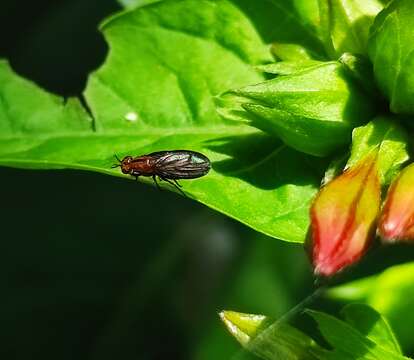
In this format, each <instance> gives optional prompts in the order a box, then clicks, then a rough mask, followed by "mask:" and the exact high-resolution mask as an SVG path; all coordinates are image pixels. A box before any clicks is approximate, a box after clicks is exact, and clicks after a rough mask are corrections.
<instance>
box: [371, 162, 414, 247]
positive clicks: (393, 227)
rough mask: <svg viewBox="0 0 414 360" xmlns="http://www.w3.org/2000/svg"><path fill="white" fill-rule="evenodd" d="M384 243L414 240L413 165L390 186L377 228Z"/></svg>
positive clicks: (402, 172)
mask: <svg viewBox="0 0 414 360" xmlns="http://www.w3.org/2000/svg"><path fill="white" fill-rule="evenodd" d="M378 233H379V235H380V236H381V237H382V239H383V240H384V241H385V242H394V241H399V240H414V164H411V165H410V166H407V167H406V168H405V169H404V170H403V171H401V173H400V174H399V175H398V177H397V178H396V179H395V180H394V182H393V183H392V184H391V186H390V188H389V190H388V194H387V198H386V199H385V204H384V207H383V209H382V214H381V218H380V222H379V226H378Z"/></svg>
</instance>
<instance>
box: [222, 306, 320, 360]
mask: <svg viewBox="0 0 414 360" xmlns="http://www.w3.org/2000/svg"><path fill="white" fill-rule="evenodd" d="M220 317H221V320H222V321H223V322H224V324H225V325H226V327H227V329H228V330H229V332H230V333H231V334H232V335H233V336H234V337H235V338H236V339H237V341H238V342H239V343H240V344H241V345H242V346H243V347H245V348H246V349H247V350H249V351H251V352H252V353H253V354H255V355H257V356H258V357H260V358H262V359H265V360H282V359H283V360H316V359H318V357H317V356H316V354H321V353H324V350H323V349H322V348H320V347H319V345H317V344H316V343H315V341H314V340H313V339H311V338H310V337H308V336H307V335H306V334H304V333H302V332H301V331H299V330H297V329H295V328H294V327H292V326H290V325H289V324H287V323H285V322H277V323H276V325H275V323H273V320H272V319H270V318H268V317H266V316H263V315H253V314H243V313H238V312H234V311H222V312H221V313H220ZM272 323H273V325H272Z"/></svg>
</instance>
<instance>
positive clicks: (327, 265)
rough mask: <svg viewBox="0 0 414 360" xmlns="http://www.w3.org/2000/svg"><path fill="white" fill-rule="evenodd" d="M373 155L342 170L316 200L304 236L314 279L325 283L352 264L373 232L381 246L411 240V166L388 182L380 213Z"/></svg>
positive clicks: (413, 234)
mask: <svg viewBox="0 0 414 360" xmlns="http://www.w3.org/2000/svg"><path fill="white" fill-rule="evenodd" d="M377 155H378V154H377V152H376V151H374V152H372V153H370V154H369V155H367V156H366V157H365V158H363V159H362V160H361V161H360V162H358V163H357V164H355V165H354V166H352V167H350V168H348V169H346V170H345V171H344V172H343V173H342V174H341V175H339V176H338V177H337V178H335V179H334V180H332V181H331V182H329V183H328V184H327V185H325V186H324V187H323V188H322V189H321V190H320V191H319V193H318V195H317V196H316V198H315V200H314V202H313V204H312V207H311V230H310V241H311V243H310V245H311V246H310V251H311V254H310V255H311V258H312V263H313V266H314V272H315V275H318V276H325V277H329V276H332V275H335V274H336V273H338V272H339V271H340V270H342V269H344V268H345V267H347V266H349V265H352V264H354V263H355V262H357V261H358V260H359V259H361V257H362V256H363V255H364V254H365V253H366V251H367V249H368V248H369V245H370V244H371V243H372V241H373V239H374V237H375V234H376V232H377V234H378V235H379V236H380V238H381V239H382V241H383V242H386V243H389V242H396V241H409V240H414V185H413V184H414V164H412V165H410V166H408V167H406V168H405V169H404V170H403V171H402V172H401V173H400V174H399V175H398V176H397V177H396V179H395V180H394V181H393V183H392V184H391V186H390V187H389V190H388V194H387V196H386V199H385V201H384V205H383V206H382V209H381V186H380V177H379V172H378V166H377V164H378V156H377ZM376 229H377V231H375V230H376Z"/></svg>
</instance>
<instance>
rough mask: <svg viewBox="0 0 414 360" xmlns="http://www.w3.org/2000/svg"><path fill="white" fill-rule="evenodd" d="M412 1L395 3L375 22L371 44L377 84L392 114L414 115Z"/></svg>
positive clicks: (370, 54) (404, 0) (413, 24)
mask: <svg viewBox="0 0 414 360" xmlns="http://www.w3.org/2000/svg"><path fill="white" fill-rule="evenodd" d="M413 26H414V18H413V2H412V0H395V1H392V2H391V3H390V4H389V5H388V6H387V7H386V8H385V9H384V10H383V11H381V12H380V13H379V14H378V16H377V17H376V18H375V22H374V24H373V26H372V28H371V34H370V38H369V42H368V49H369V56H370V58H371V61H372V62H373V64H374V74H375V78H376V80H377V83H378V85H379V87H380V89H381V90H382V91H383V93H384V94H385V95H386V96H387V98H388V100H389V102H390V109H391V111H392V112H395V113H398V114H413V113H414V102H413V96H414V75H413V73H414V34H413Z"/></svg>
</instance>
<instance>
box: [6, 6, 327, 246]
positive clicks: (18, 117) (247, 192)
mask: <svg viewBox="0 0 414 360" xmlns="http://www.w3.org/2000/svg"><path fill="white" fill-rule="evenodd" d="M102 30H103V32H104V34H105V37H106V39H107V40H108V42H109V44H110V54H109V57H108V59H107V61H106V62H105V64H104V65H103V66H102V68H101V69H99V70H98V71H97V72H96V73H94V74H93V75H92V76H91V77H90V79H89V82H88V86H87V89H86V92H85V96H86V100H87V103H88V105H89V108H90V109H91V111H92V113H93V115H94V121H93V122H91V120H90V118H89V116H88V115H87V114H86V112H85V111H84V110H83V108H82V107H81V106H80V105H79V104H78V102H77V101H76V100H69V101H68V103H67V104H66V105H64V104H63V100H62V99H59V98H57V97H55V96H53V95H50V94H47V93H45V92H44V91H42V90H40V89H39V88H37V87H36V86H35V85H33V84H32V83H30V82H27V81H25V80H23V79H21V78H19V77H17V76H16V75H15V74H13V73H12V71H11V70H10V68H9V67H8V66H7V64H6V63H4V62H3V63H1V66H0V79H1V81H0V100H1V102H0V128H1V131H0V134H1V135H0V136H1V138H0V140H1V143H0V164H2V165H7V166H14V167H23V168H43V169H51V168H72V169H83V170H90V171H98V172H101V173H105V174H108V175H114V176H123V177H125V178H128V176H126V175H122V174H121V173H120V171H119V169H110V166H111V165H112V164H113V162H114V158H113V155H114V154H117V155H118V156H124V155H140V154H144V153H149V152H152V151H156V150H166V149H178V148H181V149H192V150H198V151H201V152H203V153H205V154H206V155H207V156H209V158H210V159H211V160H212V163H213V170H212V171H211V172H210V173H209V174H208V176H206V177H204V178H201V179H197V180H193V181H186V182H183V185H184V187H183V189H184V191H185V192H186V193H187V194H188V196H189V197H192V198H194V199H197V200H198V201H200V202H202V203H204V204H207V205H208V206H210V207H212V208H214V209H217V210H219V211H221V212H222V213H225V214H227V215H229V216H231V217H233V218H236V219H238V220H239V221H241V222H243V223H245V224H247V225H249V226H251V227H253V228H254V229H256V230H258V231H261V232H263V233H265V234H268V235H270V236H273V237H276V238H280V239H284V240H288V241H295V242H302V241H303V240H304V238H305V234H306V230H307V226H308V207H309V203H310V201H311V199H312V197H313V196H314V194H315V192H316V189H317V187H318V182H319V180H318V179H319V178H320V174H319V172H318V171H315V170H314V168H315V163H314V161H313V158H311V157H307V156H305V155H303V154H300V153H298V152H295V151H293V150H291V149H289V148H287V147H285V146H283V145H282V144H281V143H280V142H279V141H278V140H275V139H272V138H270V137H268V136H267V135H265V134H263V133H262V132H260V131H257V130H255V129H253V128H250V127H248V126H247V125H245V124H244V123H243V122H234V121H224V120H223V119H221V118H220V117H219V116H218V115H217V113H216V111H215V105H214V99H213V97H214V96H215V95H217V94H219V93H221V92H223V91H225V90H227V89H229V88H237V87H241V86H245V85H247V84H250V83H255V82H259V81H262V80H263V78H262V75H261V74H259V73H257V72H256V71H255V70H254V68H253V66H252V65H259V64H262V63H265V62H267V61H268V60H269V56H270V55H269V54H268V50H267V48H266V47H265V46H264V44H263V42H262V40H261V39H260V37H259V36H258V34H257V32H256V31H255V29H254V28H253V27H252V25H251V22H250V21H249V20H248V19H247V18H246V17H245V15H244V14H243V13H242V12H241V11H240V10H239V9H238V8H237V7H235V6H234V5H233V4H232V3H231V2H229V1H226V0H218V1H209V0H181V1H165V2H159V3H157V4H154V5H152V6H148V7H140V8H137V9H135V10H131V11H129V12H125V13H120V14H118V15H116V16H114V17H113V18H111V19H109V20H108V21H106V22H105V24H104V25H103V26H102ZM141 180H143V181H145V182H150V179H148V178H144V179H141ZM164 186H165V188H168V189H171V188H170V187H169V186H168V185H165V184H164Z"/></svg>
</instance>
